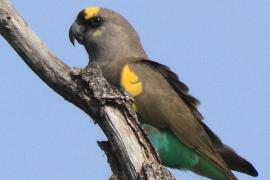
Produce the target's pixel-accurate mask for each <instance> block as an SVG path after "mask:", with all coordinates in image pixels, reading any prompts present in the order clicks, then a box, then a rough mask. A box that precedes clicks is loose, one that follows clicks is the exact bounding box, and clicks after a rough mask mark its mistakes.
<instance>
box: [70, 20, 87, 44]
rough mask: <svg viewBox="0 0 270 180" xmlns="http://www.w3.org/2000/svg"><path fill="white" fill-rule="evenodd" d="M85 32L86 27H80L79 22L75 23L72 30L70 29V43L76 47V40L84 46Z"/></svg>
mask: <svg viewBox="0 0 270 180" xmlns="http://www.w3.org/2000/svg"><path fill="white" fill-rule="evenodd" d="M83 31H84V27H83V26H82V25H79V24H78V23H77V22H74V23H73V24H72V25H71V27H70V29H69V40H70V42H71V43H72V44H73V46H75V40H76V41H77V42H78V43H80V44H83V37H82V34H83Z"/></svg>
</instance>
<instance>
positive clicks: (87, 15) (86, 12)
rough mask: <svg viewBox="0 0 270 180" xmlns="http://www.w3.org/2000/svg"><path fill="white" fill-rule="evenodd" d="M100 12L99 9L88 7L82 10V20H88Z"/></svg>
mask: <svg viewBox="0 0 270 180" xmlns="http://www.w3.org/2000/svg"><path fill="white" fill-rule="evenodd" d="M99 11H100V7H88V8H85V9H84V11H83V12H84V19H85V20H87V19H90V18H91V17H93V16H95V15H97V14H98V13H99Z"/></svg>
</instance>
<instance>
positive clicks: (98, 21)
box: [89, 16, 104, 28]
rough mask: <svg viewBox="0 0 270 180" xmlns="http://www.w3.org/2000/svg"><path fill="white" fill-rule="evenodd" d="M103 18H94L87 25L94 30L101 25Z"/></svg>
mask: <svg viewBox="0 0 270 180" xmlns="http://www.w3.org/2000/svg"><path fill="white" fill-rule="evenodd" d="M103 21H104V20H103V18H102V17H100V16H94V17H92V18H91V19H90V20H89V24H90V26H91V27H93V28H96V27H99V26H101V25H102V24H103Z"/></svg>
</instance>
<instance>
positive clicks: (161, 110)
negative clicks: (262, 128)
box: [129, 60, 234, 179]
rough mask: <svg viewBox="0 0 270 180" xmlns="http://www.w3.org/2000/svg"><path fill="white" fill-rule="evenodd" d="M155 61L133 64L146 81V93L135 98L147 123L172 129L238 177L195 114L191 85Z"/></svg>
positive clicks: (185, 142) (141, 77)
mask: <svg viewBox="0 0 270 180" xmlns="http://www.w3.org/2000/svg"><path fill="white" fill-rule="evenodd" d="M153 64H154V63H153V62H149V61H146V60H143V61H138V62H135V63H130V64H129V67H130V68H131V70H132V71H133V72H134V73H135V74H136V75H137V76H138V77H139V80H140V81H141V84H142V93H140V94H139V95H138V96H136V97H135V100H136V106H137V108H138V113H139V115H140V116H141V117H142V118H143V119H144V121H145V122H146V123H149V124H152V125H154V126H156V127H159V128H169V129H170V130H171V131H172V132H173V133H174V134H175V135H176V136H177V137H178V138H179V140H180V141H182V142H183V143H184V144H185V145H187V146H188V147H190V148H192V149H194V150H195V151H197V152H198V153H200V154H201V155H202V156H204V157H206V158H208V159H209V160H211V161H212V162H214V163H215V164H216V165H217V166H218V167H220V168H221V169H222V170H223V171H224V172H226V173H227V174H228V175H229V176H230V177H232V179H234V176H233V174H232V173H231V172H230V170H229V169H228V167H227V165H226V163H225V162H224V160H223V159H222V157H221V156H220V155H219V154H218V153H217V151H216V150H215V148H214V147H213V145H212V143H211V140H210V139H209V137H208V135H207V133H206V132H205V130H204V128H203V127H202V126H201V124H200V121H198V120H196V118H195V117H194V109H196V108H195V105H196V104H197V103H195V98H193V97H192V96H190V95H189V94H188V93H187V91H188V88H187V87H186V86H185V85H184V84H183V83H180V84H179V85H176V82H179V81H178V78H177V76H176V75H175V74H174V73H172V72H170V71H169V69H168V68H165V66H162V65H158V64H154V65H153ZM165 75H166V76H165ZM168 79H171V80H172V79H173V82H174V83H172V82H171V83H170V82H169V81H168ZM172 84H174V86H172ZM180 94H181V95H180ZM183 95H185V96H183ZM183 97H185V98H183ZM187 97H188V98H187ZM187 99H191V100H190V101H187ZM186 102H189V103H188V104H187V103H186ZM196 102H197V100H196ZM190 107H193V108H192V109H191V108H190Z"/></svg>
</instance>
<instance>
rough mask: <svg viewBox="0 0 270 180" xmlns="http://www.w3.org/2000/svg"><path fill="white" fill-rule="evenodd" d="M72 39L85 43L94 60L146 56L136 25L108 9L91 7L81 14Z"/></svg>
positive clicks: (71, 30) (71, 36)
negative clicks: (134, 27)
mask: <svg viewBox="0 0 270 180" xmlns="http://www.w3.org/2000/svg"><path fill="white" fill-rule="evenodd" d="M69 38H70V41H71V43H72V44H73V45H74V44H75V40H77V42H78V43H80V44H82V45H83V46H84V47H85V48H86V50H87V52H88V54H89V57H90V58H91V60H98V61H102V60H107V59H110V60H113V59H116V58H118V57H121V58H123V57H145V52H144V50H143V48H142V46H141V43H140V40H139V37H138V35H137V33H136V31H135V30H134V29H133V27H132V26H131V25H130V24H129V23H128V21H127V20H125V19H124V18H123V17H122V16H121V15H119V14H118V13H116V12H114V11H111V10H109V9H106V8H100V7H88V8H85V9H83V10H82V11H81V12H80V13H79V14H78V16H77V18H76V20H75V21H74V23H73V24H72V26H71V27H70V30H69Z"/></svg>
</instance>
